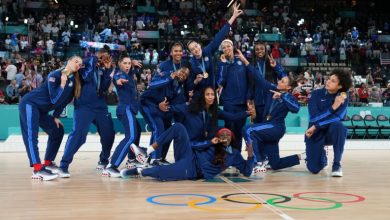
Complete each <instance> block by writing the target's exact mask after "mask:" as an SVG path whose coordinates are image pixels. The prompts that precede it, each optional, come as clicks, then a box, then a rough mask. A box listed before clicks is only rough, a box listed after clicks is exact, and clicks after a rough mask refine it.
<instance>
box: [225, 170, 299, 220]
mask: <svg viewBox="0 0 390 220" xmlns="http://www.w3.org/2000/svg"><path fill="white" fill-rule="evenodd" d="M219 177H220V178H221V179H222V180H223V181H225V183H227V184H229V185H230V186H232V187H234V188H236V189H237V190H239V191H240V192H242V193H245V194H247V195H248V196H249V197H251V198H252V199H254V200H256V201H258V202H259V203H264V204H267V205H266V206H264V207H266V208H267V209H269V210H271V211H272V212H273V213H275V214H277V215H279V216H280V217H282V219H284V220H294V218H292V217H291V216H289V215H287V214H286V213H284V212H283V211H282V210H280V209H278V208H276V207H274V206H271V205H269V204H268V203H267V201H266V200H264V199H263V198H261V197H260V196H257V195H254V194H252V193H251V192H250V191H248V190H247V189H245V188H244V187H241V186H239V185H237V184H234V183H233V182H232V181H230V180H229V179H228V178H226V177H224V176H221V175H219Z"/></svg>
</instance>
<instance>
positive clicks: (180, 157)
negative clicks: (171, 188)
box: [142, 123, 198, 181]
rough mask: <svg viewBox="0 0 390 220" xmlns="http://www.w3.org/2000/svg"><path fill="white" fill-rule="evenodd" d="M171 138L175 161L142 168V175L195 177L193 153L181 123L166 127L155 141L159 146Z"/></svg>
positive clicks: (167, 177)
mask: <svg viewBox="0 0 390 220" xmlns="http://www.w3.org/2000/svg"><path fill="white" fill-rule="evenodd" d="M172 140H173V150H174V157H175V163H173V164H170V165H163V166H156V167H152V168H148V169H144V170H143V171H142V175H143V176H150V177H154V178H157V179H159V180H169V181H172V180H187V179H196V178H197V176H198V175H197V172H196V164H195V154H194V153H193V151H192V149H191V144H190V138H189V137H188V134H187V131H186V128H185V127H184V126H183V125H182V124H180V123H176V124H174V125H172V126H171V127H170V128H168V129H167V130H166V131H165V132H163V133H162V134H161V135H160V137H159V138H158V139H157V143H158V144H159V147H160V146H163V145H164V144H166V143H170V142H171V141H172Z"/></svg>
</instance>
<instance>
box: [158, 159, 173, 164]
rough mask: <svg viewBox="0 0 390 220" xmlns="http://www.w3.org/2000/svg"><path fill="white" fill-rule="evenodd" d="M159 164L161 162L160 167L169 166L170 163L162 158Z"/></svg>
mask: <svg viewBox="0 0 390 220" xmlns="http://www.w3.org/2000/svg"><path fill="white" fill-rule="evenodd" d="M160 162H161V164H162V165H169V164H171V163H170V162H169V161H167V159H165V158H164V159H161V160H160Z"/></svg>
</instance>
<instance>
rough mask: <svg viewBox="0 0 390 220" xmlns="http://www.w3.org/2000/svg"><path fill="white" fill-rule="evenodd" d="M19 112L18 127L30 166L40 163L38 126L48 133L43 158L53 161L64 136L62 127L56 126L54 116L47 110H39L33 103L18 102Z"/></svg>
mask: <svg viewBox="0 0 390 220" xmlns="http://www.w3.org/2000/svg"><path fill="white" fill-rule="evenodd" d="M19 112H20V128H21V130H22V136H23V142H24V145H25V146H26V151H27V155H28V158H29V160H30V166H32V165H33V164H40V163H41V160H40V157H39V151H38V132H39V127H41V128H42V129H43V130H44V131H45V132H46V133H47V134H48V135H49V139H48V142H47V147H46V154H45V160H51V161H54V159H55V158H56V155H57V153H58V149H59V148H60V145H61V142H62V138H63V137H64V128H63V127H62V126H60V127H59V128H57V125H56V123H55V122H54V117H53V116H51V115H49V114H48V113H47V112H39V110H38V108H37V107H36V106H35V105H33V104H27V103H24V102H22V103H20V104H19Z"/></svg>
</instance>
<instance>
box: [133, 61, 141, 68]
mask: <svg viewBox="0 0 390 220" xmlns="http://www.w3.org/2000/svg"><path fill="white" fill-rule="evenodd" d="M131 65H132V66H135V67H138V68H142V63H141V62H140V61H139V60H132V61H131Z"/></svg>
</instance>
